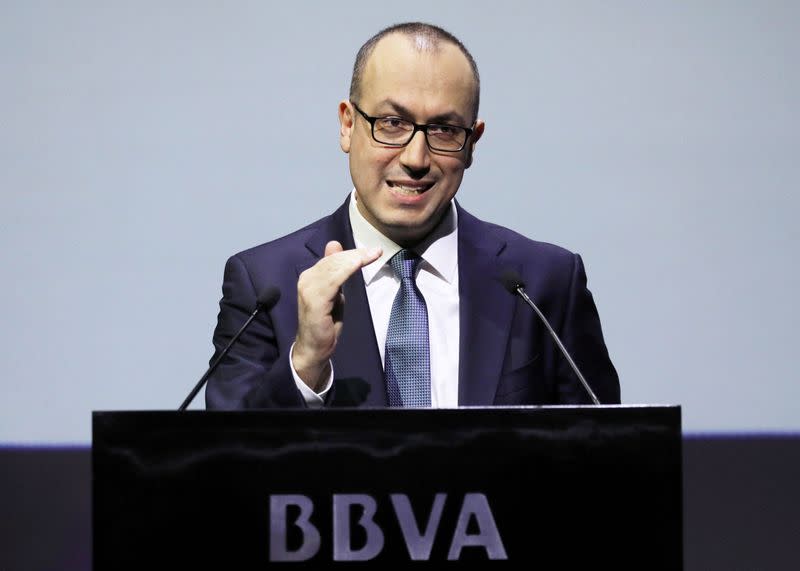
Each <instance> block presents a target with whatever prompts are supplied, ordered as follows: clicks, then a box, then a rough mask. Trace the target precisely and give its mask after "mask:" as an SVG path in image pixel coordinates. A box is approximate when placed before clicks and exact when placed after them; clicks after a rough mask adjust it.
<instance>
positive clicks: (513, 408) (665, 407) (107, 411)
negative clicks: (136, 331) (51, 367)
mask: <svg viewBox="0 0 800 571" xmlns="http://www.w3.org/2000/svg"><path fill="white" fill-rule="evenodd" d="M641 409H650V410H680V409H681V405H679V404H614V405H603V404H601V405H593V404H587V405H514V406H458V407H448V408H386V407H324V408H300V407H298V408H269V409H266V408H263V409H243V410H206V409H190V410H184V411H178V410H177V409H105V410H93V411H92V414H110V413H114V414H116V413H126V412H128V413H143V412H147V413H159V414H161V413H169V412H182V413H188V414H198V413H202V414H221V413H222V414H231V413H245V414H252V413H259V414H261V413H267V412H269V413H290V414H298V413H302V414H309V413H317V414H320V413H325V414H336V413H342V412H348V413H352V412H356V411H369V412H371V413H374V412H377V411H386V412H394V413H406V414H422V413H427V414H430V413H432V412H441V413H443V414H447V413H453V412H463V411H487V412H489V411H493V412H497V411H503V410H508V411H536V410H541V411H545V410H548V411H557V410H560V411H567V410H617V411H619V410H641Z"/></svg>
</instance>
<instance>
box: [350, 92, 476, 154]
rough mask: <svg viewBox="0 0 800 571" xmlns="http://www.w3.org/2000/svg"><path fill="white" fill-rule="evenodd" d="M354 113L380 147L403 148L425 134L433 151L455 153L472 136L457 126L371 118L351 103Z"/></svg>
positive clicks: (467, 130) (399, 119) (394, 118)
mask: <svg viewBox="0 0 800 571" xmlns="http://www.w3.org/2000/svg"><path fill="white" fill-rule="evenodd" d="M351 103H353V102H352V101H351ZM353 107H355V109H356V111H358V112H359V113H360V114H361V116H362V117H363V118H364V119H366V120H367V122H368V123H369V124H370V126H371V127H372V138H373V139H375V140H376V141H377V142H378V143H380V144H381V145H389V146H390V147H405V146H406V145H407V144H409V143H410V142H411V139H413V138H414V135H416V134H417V131H422V132H423V133H425V141H426V142H427V143H428V147H429V148H430V149H431V150H433V151H442V152H445V153H457V152H458V151H460V150H462V149H463V148H464V145H466V144H467V139H468V138H469V136H470V135H471V134H472V129H468V128H466V127H459V126H457V125H439V124H435V123H431V124H428V125H417V124H416V123H412V122H411V121H409V120H407V119H403V118H401V117H391V116H390V117H371V116H369V115H367V114H366V113H364V112H363V111H362V110H361V109H360V108H359V107H358V105H356V104H355V103H353Z"/></svg>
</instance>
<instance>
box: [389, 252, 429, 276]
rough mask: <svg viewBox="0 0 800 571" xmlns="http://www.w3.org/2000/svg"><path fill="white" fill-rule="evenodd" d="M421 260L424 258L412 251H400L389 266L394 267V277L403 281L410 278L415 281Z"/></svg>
mask: <svg viewBox="0 0 800 571" xmlns="http://www.w3.org/2000/svg"><path fill="white" fill-rule="evenodd" d="M421 260H422V258H420V257H419V256H418V255H417V254H416V253H415V252H412V251H411V250H400V251H399V252H397V253H396V254H395V255H394V256H392V259H391V260H389V265H390V266H391V267H392V270H393V271H394V275H396V276H397V277H398V278H400V279H401V280H405V279H409V278H410V279H412V280H413V279H414V273H415V272H416V270H417V265H418V264H419V262H420V261H421Z"/></svg>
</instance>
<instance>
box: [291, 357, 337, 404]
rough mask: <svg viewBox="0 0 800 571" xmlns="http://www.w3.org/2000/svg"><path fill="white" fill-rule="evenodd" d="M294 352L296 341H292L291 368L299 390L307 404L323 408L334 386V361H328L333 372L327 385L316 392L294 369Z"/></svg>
mask: <svg viewBox="0 0 800 571" xmlns="http://www.w3.org/2000/svg"><path fill="white" fill-rule="evenodd" d="M292 353H294V343H292V347H291V349H289V368H290V369H291V370H292V377H294V382H295V384H296V385H297V390H299V391H300V394H301V395H303V399H304V400H305V401H306V404H307V405H308V407H309V408H322V406H323V405H324V404H325V396H326V395H327V394H328V391H329V390H331V387H332V386H333V363H331V362H330V361H328V363H329V364H330V367H331V374H330V376H328V380H327V381H325V386H324V387H323V388H322V390H321V391H320V392H318V393H316V392H314V390H313V389H312V388H311V387H309V386H308V385H307V384H306V383H305V381H303V379H301V378H300V375H298V374H297V371H295V370H294V363H293V362H292Z"/></svg>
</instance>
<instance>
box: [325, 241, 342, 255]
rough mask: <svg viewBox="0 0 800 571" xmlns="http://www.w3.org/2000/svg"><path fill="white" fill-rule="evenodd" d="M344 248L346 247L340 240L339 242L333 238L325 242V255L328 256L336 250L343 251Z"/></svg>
mask: <svg viewBox="0 0 800 571" xmlns="http://www.w3.org/2000/svg"><path fill="white" fill-rule="evenodd" d="M343 250H344V248H343V247H342V245H341V244H340V243H339V242H337V241H336V240H331V241H330V242H328V243H327V244H325V257H326V258H327V257H328V256H330V255H331V254H335V253H336V252H341V251H343Z"/></svg>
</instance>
